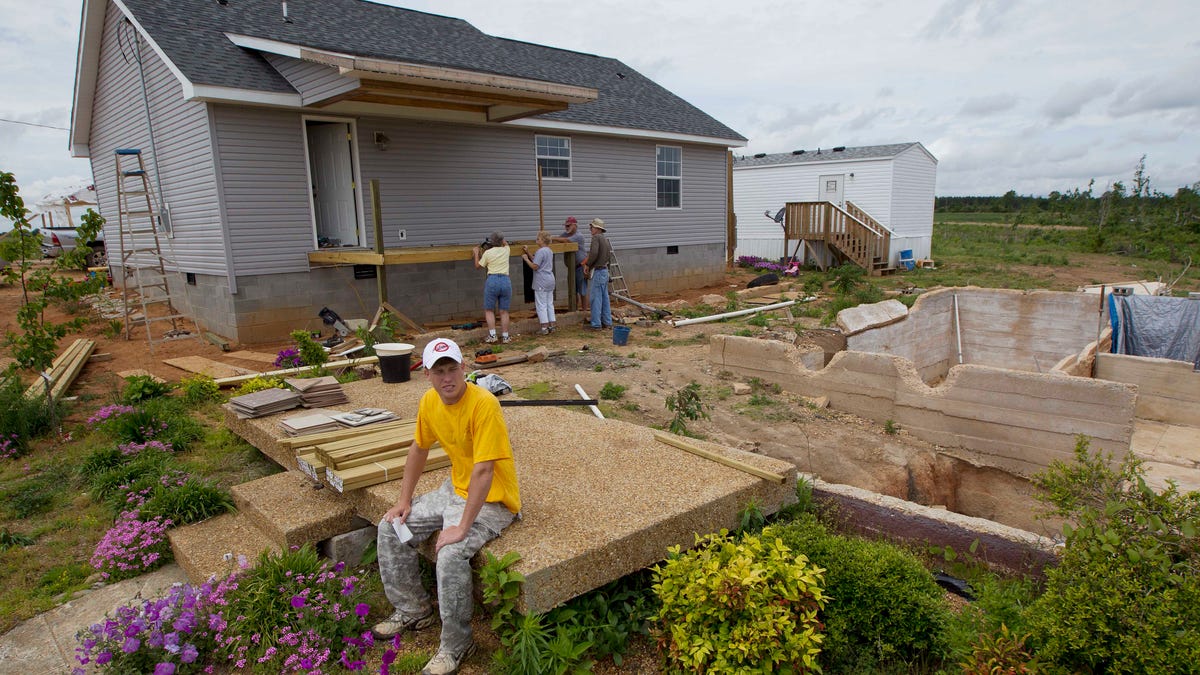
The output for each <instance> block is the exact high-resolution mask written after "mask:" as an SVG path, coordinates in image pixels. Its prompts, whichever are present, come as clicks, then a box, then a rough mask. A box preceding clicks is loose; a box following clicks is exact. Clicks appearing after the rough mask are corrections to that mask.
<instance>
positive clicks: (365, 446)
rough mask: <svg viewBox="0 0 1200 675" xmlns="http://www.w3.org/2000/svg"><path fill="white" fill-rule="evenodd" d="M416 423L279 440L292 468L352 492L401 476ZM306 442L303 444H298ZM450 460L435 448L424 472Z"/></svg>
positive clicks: (380, 425)
mask: <svg viewBox="0 0 1200 675" xmlns="http://www.w3.org/2000/svg"><path fill="white" fill-rule="evenodd" d="M415 429H416V422H415V421H413V420H407V421H401V422H387V423H384V424H379V425H375V426H373V427H372V428H371V429H346V430H343V431H340V432H336V431H335V432H326V433H321V434H309V435H308V436H295V437H292V438H285V439H280V443H281V444H283V445H284V446H285V447H291V448H293V449H295V450H296V464H297V465H298V466H299V467H300V470H301V471H303V472H304V473H306V474H308V475H309V476H310V477H312V478H313V479H314V480H319V479H320V476H321V474H322V472H323V473H324V478H325V480H326V481H327V482H328V483H329V484H330V485H331V486H332V487H333V488H334V489H335V490H337V491H338V492H345V491H347V490H356V489H358V488H363V487H367V486H370V485H377V484H379V483H385V482H387V481H389V480H396V479H398V478H402V477H403V476H404V464H405V462H407V461H408V451H409V448H411V447H412V441H413V432H414V430H415ZM301 439H306V440H301ZM449 464H450V458H449V457H447V456H446V452H445V451H444V450H442V449H440V448H437V446H435V447H434V449H433V450H431V451H430V452H429V459H428V460H427V461H426V463H425V470H426V471H432V470H434V469H440V468H442V467H444V466H449Z"/></svg>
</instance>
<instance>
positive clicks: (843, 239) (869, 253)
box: [783, 202, 892, 272]
mask: <svg viewBox="0 0 1200 675" xmlns="http://www.w3.org/2000/svg"><path fill="white" fill-rule="evenodd" d="M783 222H784V232H785V233H786V234H785V236H786V237H787V238H788V239H789V240H795V239H806V240H808V241H823V242H825V243H826V244H827V245H829V246H830V247H831V248H834V249H836V250H837V251H838V252H839V253H841V254H842V255H844V256H846V257H847V258H849V259H850V260H852V261H854V263H855V264H856V265H858V266H860V267H862V268H863V269H865V270H867V271H868V272H873V271H874V268H875V262H876V261H882V262H883V263H885V264H886V263H887V262H888V255H889V248H890V245H891V234H892V233H891V231H890V230H888V229H887V228H886V227H884V226H883V225H882V224H881V223H880V222H879V221H877V220H875V219H874V218H872V217H871V216H870V215H869V214H868V213H867V212H866V211H863V210H862V209H860V208H858V207H857V206H855V205H854V204H853V203H851V202H846V208H844V209H843V208H841V207H840V206H838V205H836V204H834V203H832V202H788V203H787V209H786V211H785V215H784V221H783Z"/></svg>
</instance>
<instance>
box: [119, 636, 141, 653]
mask: <svg viewBox="0 0 1200 675" xmlns="http://www.w3.org/2000/svg"><path fill="white" fill-rule="evenodd" d="M141 646H142V641H141V640H139V639H137V638H134V637H131V638H125V643H124V644H122V645H121V651H123V652H125V653H126V654H132V653H134V652H136V651H137V650H138V649H139V648H141Z"/></svg>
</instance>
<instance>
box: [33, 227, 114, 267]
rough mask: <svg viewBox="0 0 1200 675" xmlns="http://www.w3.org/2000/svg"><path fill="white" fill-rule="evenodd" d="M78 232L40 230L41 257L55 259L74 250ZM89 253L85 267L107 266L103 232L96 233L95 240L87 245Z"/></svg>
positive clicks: (73, 230)
mask: <svg viewBox="0 0 1200 675" xmlns="http://www.w3.org/2000/svg"><path fill="white" fill-rule="evenodd" d="M78 237H79V232H78V231H77V230H76V229H75V228H73V227H44V228H42V255H43V256H45V257H47V258H57V257H58V256H59V255H61V254H62V253H63V252H64V251H73V250H75V246H76V240H77V239H78ZM89 245H90V246H91V249H92V250H91V252H90V253H88V255H87V266H88V267H98V266H101V265H107V264H108V255H107V253H106V251H105V248H104V230H103V229H101V230H100V231H99V232H97V233H96V238H95V239H94V240H92V241H91V242H90V244H89Z"/></svg>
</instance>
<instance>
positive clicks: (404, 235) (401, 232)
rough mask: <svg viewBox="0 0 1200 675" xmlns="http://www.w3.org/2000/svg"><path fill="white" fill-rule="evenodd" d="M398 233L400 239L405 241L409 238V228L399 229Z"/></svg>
mask: <svg viewBox="0 0 1200 675" xmlns="http://www.w3.org/2000/svg"><path fill="white" fill-rule="evenodd" d="M396 234H397V235H399V237H400V241H405V240H407V239H408V230H397V231H396Z"/></svg>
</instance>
